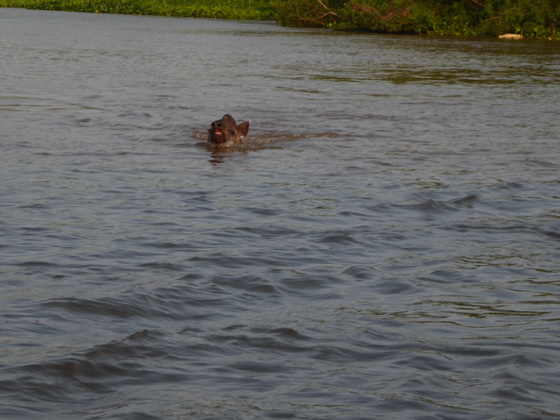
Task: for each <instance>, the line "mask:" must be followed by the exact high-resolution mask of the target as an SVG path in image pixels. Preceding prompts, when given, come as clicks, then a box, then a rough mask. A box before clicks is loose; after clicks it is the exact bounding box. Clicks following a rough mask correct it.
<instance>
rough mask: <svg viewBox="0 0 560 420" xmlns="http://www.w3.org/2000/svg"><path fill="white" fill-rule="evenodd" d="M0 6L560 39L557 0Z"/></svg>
mask: <svg viewBox="0 0 560 420" xmlns="http://www.w3.org/2000/svg"><path fill="white" fill-rule="evenodd" d="M0 7H23V8H30V9H44V10H68V11H80V12H95V13H125V14H143V15H160V16H191V17H209V18H224V19H256V20H268V19H275V20H276V21H278V22H279V23H280V24H282V25H286V26H311V27H323V28H331V29H335V30H345V31H368V32H383V33H417V34H434V35H455V36H498V35H500V34H504V33H514V34H520V35H523V36H525V37H528V38H536V39H555V40H560V0H0Z"/></svg>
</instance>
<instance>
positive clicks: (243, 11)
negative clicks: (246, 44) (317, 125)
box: [0, 0, 275, 20]
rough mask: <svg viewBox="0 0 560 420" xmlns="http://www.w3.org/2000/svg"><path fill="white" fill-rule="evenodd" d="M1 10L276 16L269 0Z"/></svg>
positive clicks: (83, 0)
mask: <svg viewBox="0 0 560 420" xmlns="http://www.w3.org/2000/svg"><path fill="white" fill-rule="evenodd" d="M0 7H16V8H25V9H40V10H63V11H73V12H86V13H118V14H132V15H155V16H175V17H201V18H216V19H248V20H274V17H275V14H274V10H273V9H272V7H271V6H270V1H269V0H159V1H158V0H0Z"/></svg>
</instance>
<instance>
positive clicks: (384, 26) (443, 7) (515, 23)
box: [273, 0, 560, 39]
mask: <svg viewBox="0 0 560 420" xmlns="http://www.w3.org/2000/svg"><path fill="white" fill-rule="evenodd" d="M273 1H274V0H273ZM273 6H274V7H275V9H276V19H277V20H278V21H279V22H280V23H281V24H283V25H292V26H316V27H327V28H333V29H338V30H354V31H370V32H386V33H421V34H437V35H460V36H497V35H499V34H503V33H516V34H521V35H524V36H526V37H533V38H549V39H560V28H559V27H560V1H559V0H276V2H273Z"/></svg>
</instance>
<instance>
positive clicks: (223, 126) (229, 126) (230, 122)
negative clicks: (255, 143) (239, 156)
mask: <svg viewBox="0 0 560 420" xmlns="http://www.w3.org/2000/svg"><path fill="white" fill-rule="evenodd" d="M248 131H249V121H245V122H244V123H241V124H239V125H237V124H236V123H235V120H234V119H233V117H232V116H231V115H229V114H226V115H224V116H223V117H222V119H221V120H217V121H214V122H213V123H212V125H211V128H210V129H209V130H208V142H209V143H212V144H213V145H216V146H228V145H230V144H241V143H242V142H241V139H242V138H244V137H245V136H247V132H248Z"/></svg>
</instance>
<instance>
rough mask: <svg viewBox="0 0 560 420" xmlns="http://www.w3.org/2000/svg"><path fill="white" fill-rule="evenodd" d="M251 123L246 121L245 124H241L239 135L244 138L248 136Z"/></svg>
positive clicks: (238, 127)
mask: <svg viewBox="0 0 560 420" xmlns="http://www.w3.org/2000/svg"><path fill="white" fill-rule="evenodd" d="M250 123H251V121H245V122H244V123H241V124H239V125H238V126H237V130H238V131H239V134H241V135H242V136H243V137H246V136H247V133H248V132H249V124H250Z"/></svg>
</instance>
